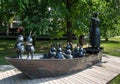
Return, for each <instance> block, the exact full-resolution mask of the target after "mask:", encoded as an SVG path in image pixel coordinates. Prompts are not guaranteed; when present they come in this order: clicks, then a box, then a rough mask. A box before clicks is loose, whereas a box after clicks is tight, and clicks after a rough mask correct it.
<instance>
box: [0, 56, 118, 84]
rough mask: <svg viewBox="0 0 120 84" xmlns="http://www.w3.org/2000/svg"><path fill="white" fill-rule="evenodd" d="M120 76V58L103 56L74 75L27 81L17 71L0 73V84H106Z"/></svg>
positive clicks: (27, 79)
mask: <svg viewBox="0 0 120 84" xmlns="http://www.w3.org/2000/svg"><path fill="white" fill-rule="evenodd" d="M119 74H120V57H114V56H109V55H103V58H102V62H101V63H97V64H96V65H93V66H92V67H89V68H87V69H85V70H83V71H80V72H78V73H75V74H71V75H65V76H60V77H54V78H40V79H32V80H31V79H29V78H27V77H26V76H25V75H24V74H23V73H21V72H20V71H19V70H17V69H11V70H7V71H4V72H1V73H0V84H107V83H108V82H109V81H110V80H112V79H113V78H114V77H116V76H117V75H119Z"/></svg>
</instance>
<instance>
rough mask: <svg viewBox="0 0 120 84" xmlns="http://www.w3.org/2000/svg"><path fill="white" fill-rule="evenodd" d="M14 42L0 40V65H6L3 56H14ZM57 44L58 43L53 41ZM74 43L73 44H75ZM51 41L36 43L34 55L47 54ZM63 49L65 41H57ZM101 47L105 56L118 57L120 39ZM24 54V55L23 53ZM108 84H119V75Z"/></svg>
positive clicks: (112, 40) (119, 55)
mask: <svg viewBox="0 0 120 84" xmlns="http://www.w3.org/2000/svg"><path fill="white" fill-rule="evenodd" d="M15 42H16V40H0V65H3V64H7V63H6V61H5V60H4V57H5V56H15V51H14V44H15ZM54 42H55V43H57V42H58V41H54ZM76 42H77V41H74V42H73V43H76ZM51 43H52V41H40V40H39V41H37V42H36V48H35V49H36V51H35V53H47V52H48V50H49V48H50V44H51ZM59 43H61V44H62V45H63V46H62V47H65V45H66V41H59ZM101 47H104V52H103V53H105V54H109V55H113V56H118V57H120V37H119V38H117V37H116V38H110V39H109V41H108V42H105V41H103V40H102V41H101ZM25 54H26V53H25ZM110 84H120V75H119V76H118V77H116V78H115V79H114V80H113V81H111V83H110Z"/></svg>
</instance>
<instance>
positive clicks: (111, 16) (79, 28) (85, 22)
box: [0, 0, 120, 42]
mask: <svg viewBox="0 0 120 84" xmlns="http://www.w3.org/2000/svg"><path fill="white" fill-rule="evenodd" d="M0 4H1V5H0V29H2V30H4V29H5V28H7V26H8V25H7V24H8V23H9V22H12V21H13V20H14V18H15V17H18V18H19V20H20V21H22V26H23V27H24V30H25V31H24V33H25V35H27V34H28V32H29V31H31V30H32V31H37V34H38V35H49V36H50V37H51V39H53V38H58V39H59V38H60V37H62V36H63V35H67V37H68V39H67V41H68V42H71V41H72V35H73V34H74V35H75V36H77V37H78V38H79V37H81V36H84V35H89V28H90V21H91V16H92V14H93V12H98V13H99V19H100V20H101V23H100V30H101V35H102V38H105V39H106V40H108V38H109V37H111V36H115V35H119V32H120V30H119V27H120V10H119V9H120V5H119V4H120V1H119V0H102V1H100V0H35V1H33V0H0ZM3 27H5V28H3ZM80 39H81V38H80Z"/></svg>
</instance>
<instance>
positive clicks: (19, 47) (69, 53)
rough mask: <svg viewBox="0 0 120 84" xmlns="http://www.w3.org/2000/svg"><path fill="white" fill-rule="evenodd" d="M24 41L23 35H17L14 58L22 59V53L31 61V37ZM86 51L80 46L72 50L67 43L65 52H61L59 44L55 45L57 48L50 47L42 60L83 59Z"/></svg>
mask: <svg viewBox="0 0 120 84" xmlns="http://www.w3.org/2000/svg"><path fill="white" fill-rule="evenodd" d="M23 41H24V37H23V35H19V36H18V37H17V42H16V44H15V50H16V57H17V58H21V59H22V57H23V53H24V52H25V51H26V52H27V59H29V57H30V56H31V59H33V55H34V51H35V48H34V46H33V43H32V42H33V39H32V36H30V35H29V36H28V37H27V38H26V42H23ZM85 54H86V51H85V49H84V48H82V46H79V45H77V46H76V47H75V48H74V49H73V47H72V44H71V43H68V44H67V45H66V48H65V50H64V51H63V50H62V48H61V45H60V44H57V47H55V45H51V48H50V50H49V53H48V54H44V58H49V59H53V58H56V59H72V58H77V57H83V56H85Z"/></svg>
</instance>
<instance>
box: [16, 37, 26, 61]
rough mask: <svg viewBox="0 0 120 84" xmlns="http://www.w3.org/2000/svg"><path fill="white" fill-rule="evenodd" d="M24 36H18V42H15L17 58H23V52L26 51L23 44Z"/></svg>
mask: <svg viewBox="0 0 120 84" xmlns="http://www.w3.org/2000/svg"><path fill="white" fill-rule="evenodd" d="M23 40H24V38H23V36H22V35H19V36H18V37H17V43H16V44H15V51H16V54H17V56H16V57H17V58H21V59H22V56H23V53H24V50H25V49H24V45H23Z"/></svg>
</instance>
